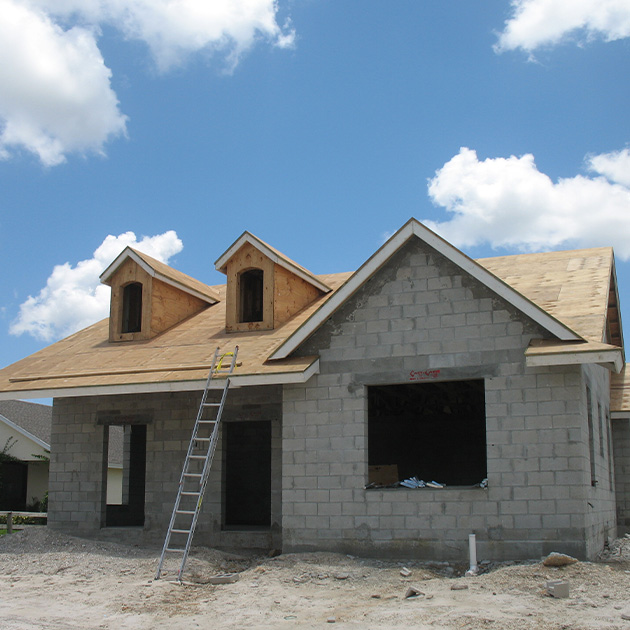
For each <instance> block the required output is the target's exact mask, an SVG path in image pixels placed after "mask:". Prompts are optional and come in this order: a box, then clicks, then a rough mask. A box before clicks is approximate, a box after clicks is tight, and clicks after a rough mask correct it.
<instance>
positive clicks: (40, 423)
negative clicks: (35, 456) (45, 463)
mask: <svg viewBox="0 0 630 630" xmlns="http://www.w3.org/2000/svg"><path fill="white" fill-rule="evenodd" d="M0 420H5V421H8V422H10V423H11V425H14V426H15V427H17V428H18V429H19V430H20V432H21V433H23V434H24V433H26V434H27V436H26V437H28V438H30V439H32V440H34V441H35V442H37V443H38V444H39V445H40V446H41V447H42V448H45V449H46V450H50V428H51V426H52V407H51V406H50V405H40V404H38V403H32V402H26V401H22V400H0Z"/></svg>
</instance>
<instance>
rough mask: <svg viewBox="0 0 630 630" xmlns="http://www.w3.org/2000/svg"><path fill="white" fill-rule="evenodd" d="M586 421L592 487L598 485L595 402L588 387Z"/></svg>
mask: <svg viewBox="0 0 630 630" xmlns="http://www.w3.org/2000/svg"><path fill="white" fill-rule="evenodd" d="M586 421H587V423H588V455H589V458H590V463H591V485H592V486H596V485H597V477H596V474H595V435H594V431H593V401H592V397H591V388H590V387H588V386H587V387H586Z"/></svg>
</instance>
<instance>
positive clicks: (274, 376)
mask: <svg viewBox="0 0 630 630" xmlns="http://www.w3.org/2000/svg"><path fill="white" fill-rule="evenodd" d="M315 374H319V359H315V360H314V361H313V362H312V363H311V364H309V365H308V366H307V367H306V368H305V369H303V370H301V371H300V370H293V371H287V372H282V371H280V370H279V371H277V372H271V373H267V374H242V375H236V376H234V375H232V376H230V384H231V386H232V387H253V386H256V385H285V384H286V385H290V384H300V383H306V382H307V381H308V380H309V379H310V378H311V377H312V376H314V375H315ZM224 384H225V381H224V380H223V379H217V380H213V381H212V382H211V386H210V389H217V390H220V389H223V387H224ZM205 386H206V379H205V378H204V379H197V380H191V381H163V382H157V383H156V382H153V383H130V384H117V385H88V386H77V387H56V388H48V389H30V390H21V391H11V392H0V400H15V398H16V397H18V396H19V397H20V398H29V399H37V398H73V397H76V396H108V395H118V394H154V393H158V392H187V391H201V390H203V389H204V387H205Z"/></svg>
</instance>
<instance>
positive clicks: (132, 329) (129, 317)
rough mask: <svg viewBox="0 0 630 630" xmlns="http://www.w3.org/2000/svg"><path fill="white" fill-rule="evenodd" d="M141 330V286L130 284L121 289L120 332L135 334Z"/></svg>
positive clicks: (134, 283)
mask: <svg viewBox="0 0 630 630" xmlns="http://www.w3.org/2000/svg"><path fill="white" fill-rule="evenodd" d="M141 330H142V285H141V284H140V283H139V282H131V283H130V284H128V285H126V286H125V287H124V288H123V308H122V327H121V332H122V333H123V334H124V333H137V332H141Z"/></svg>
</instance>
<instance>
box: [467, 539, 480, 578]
mask: <svg viewBox="0 0 630 630" xmlns="http://www.w3.org/2000/svg"><path fill="white" fill-rule="evenodd" d="M468 555H469V557H470V569H468V571H466V575H477V573H478V572H479V567H478V566H477V538H476V536H475V535H474V534H468Z"/></svg>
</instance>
